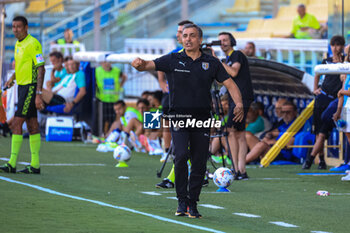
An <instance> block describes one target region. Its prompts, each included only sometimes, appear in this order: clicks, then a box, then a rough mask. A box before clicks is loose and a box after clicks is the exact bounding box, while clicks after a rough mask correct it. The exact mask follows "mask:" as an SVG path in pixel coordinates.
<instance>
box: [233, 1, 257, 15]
mask: <svg viewBox="0 0 350 233" xmlns="http://www.w3.org/2000/svg"><path fill="white" fill-rule="evenodd" d="M259 11H260V0H249V1H246V0H236V1H235V4H234V5H233V7H231V8H228V9H226V12H227V13H237V12H259Z"/></svg>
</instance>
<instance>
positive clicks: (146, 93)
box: [141, 91, 152, 96]
mask: <svg viewBox="0 0 350 233" xmlns="http://www.w3.org/2000/svg"><path fill="white" fill-rule="evenodd" d="M151 93H152V92H150V91H144V92H142V94H141V96H143V95H150V94H151Z"/></svg>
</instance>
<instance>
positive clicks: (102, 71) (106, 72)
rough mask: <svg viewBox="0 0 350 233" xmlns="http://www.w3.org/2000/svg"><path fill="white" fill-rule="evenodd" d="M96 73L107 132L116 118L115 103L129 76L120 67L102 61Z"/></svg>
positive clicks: (97, 88) (97, 92) (97, 87)
mask: <svg viewBox="0 0 350 233" xmlns="http://www.w3.org/2000/svg"><path fill="white" fill-rule="evenodd" d="M95 74H96V75H95V76H96V98H97V99H98V100H99V101H101V102H102V104H103V106H102V109H103V117H102V118H103V119H102V121H103V125H104V132H106V131H107V130H108V128H109V126H110V125H111V124H112V122H113V121H114V120H115V112H114V110H113V104H114V103H115V102H117V101H118V100H119V98H120V93H121V91H122V87H123V85H124V83H125V81H126V79H127V77H126V75H125V74H123V72H122V71H121V70H120V69H119V68H117V67H112V66H111V64H110V63H109V62H102V63H101V66H100V67H97V68H96V72H95Z"/></svg>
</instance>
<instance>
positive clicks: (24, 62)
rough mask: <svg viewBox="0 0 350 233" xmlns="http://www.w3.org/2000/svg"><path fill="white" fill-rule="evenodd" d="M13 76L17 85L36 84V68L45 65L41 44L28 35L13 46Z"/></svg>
mask: <svg viewBox="0 0 350 233" xmlns="http://www.w3.org/2000/svg"><path fill="white" fill-rule="evenodd" d="M15 63H16V64H15V74H16V81H17V84H18V85H27V84H32V83H36V82H37V77H38V70H37V69H38V67H39V66H42V65H44V64H45V61H44V57H43V53H42V50H41V44H40V43H39V41H38V40H37V39H35V38H34V37H32V36H31V35H30V34H28V35H27V37H26V38H24V39H23V40H22V41H17V42H16V46H15Z"/></svg>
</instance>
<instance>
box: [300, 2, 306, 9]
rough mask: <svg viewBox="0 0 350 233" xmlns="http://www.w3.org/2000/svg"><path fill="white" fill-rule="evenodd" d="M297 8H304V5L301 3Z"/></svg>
mask: <svg viewBox="0 0 350 233" xmlns="http://www.w3.org/2000/svg"><path fill="white" fill-rule="evenodd" d="M298 8H306V6H305V4H303V3H301V4H299V5H298Z"/></svg>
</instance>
